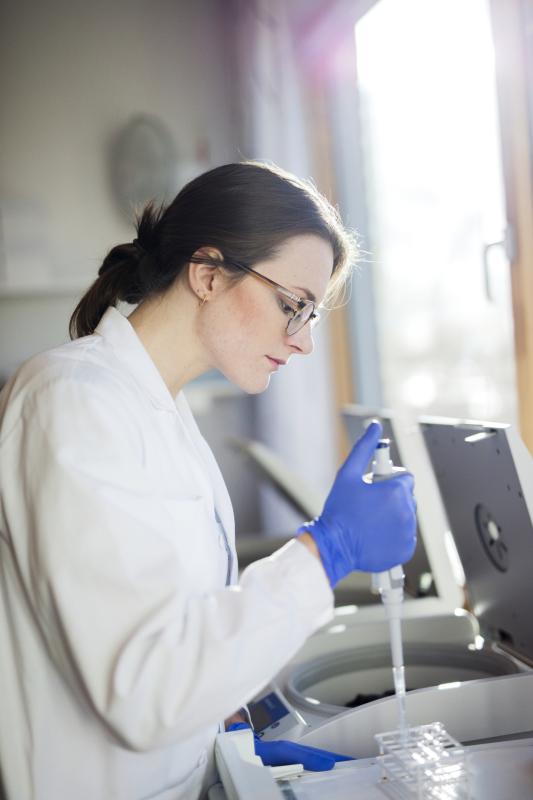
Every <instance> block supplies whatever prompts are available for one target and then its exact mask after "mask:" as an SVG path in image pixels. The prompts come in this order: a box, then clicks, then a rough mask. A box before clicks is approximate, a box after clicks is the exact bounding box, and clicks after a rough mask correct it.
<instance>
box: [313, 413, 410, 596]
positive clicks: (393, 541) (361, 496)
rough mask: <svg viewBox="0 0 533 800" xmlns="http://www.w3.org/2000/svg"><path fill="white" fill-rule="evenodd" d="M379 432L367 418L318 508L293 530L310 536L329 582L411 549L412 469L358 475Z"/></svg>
mask: <svg viewBox="0 0 533 800" xmlns="http://www.w3.org/2000/svg"><path fill="white" fill-rule="evenodd" d="M381 435H382V429H381V425H380V424H379V422H372V423H371V424H370V425H369V426H368V428H367V430H366V431H365V433H364V435H363V436H362V437H361V438H360V439H359V440H358V441H357V442H356V443H355V445H354V447H353V449H352V452H351V453H350V455H349V456H348V458H347V459H346V461H345V462H344V464H343V465H342V467H341V468H340V470H339V472H338V473H337V477H336V478H335V483H334V484H333V487H332V489H331V491H330V493H329V495H328V498H327V500H326V503H325V505H324V510H323V511H322V514H321V515H320V516H319V517H316V518H315V519H314V520H313V521H312V522H308V523H307V524H306V525H303V526H302V527H301V528H300V529H299V530H298V533H299V534H301V533H304V532H306V531H308V532H309V533H310V534H311V535H312V536H313V538H314V540H315V542H316V545H317V547H318V550H319V553H320V557H321V559H322V563H323V565H324V569H325V570H326V574H327V576H328V578H329V582H330V584H331V586H332V587H334V586H336V584H337V583H338V582H339V581H340V580H342V578H344V577H345V576H346V575H348V574H349V573H350V572H352V571H353V570H362V571H363V572H383V571H384V570H387V569H390V568H391V567H394V566H396V565H397V564H404V563H405V562H406V561H408V560H409V559H410V558H411V556H412V555H413V553H414V550H415V545H416V514H415V508H416V504H415V500H414V497H413V486H414V482H413V477H412V475H410V474H409V473H405V472H404V473H401V474H399V475H398V476H396V477H393V478H390V479H388V480H386V481H380V482H378V483H366V481H364V480H363V474H364V472H365V469H366V468H367V465H368V463H369V461H370V460H371V458H372V456H373V454H374V450H375V449H376V445H377V443H378V441H379V439H380V438H381Z"/></svg>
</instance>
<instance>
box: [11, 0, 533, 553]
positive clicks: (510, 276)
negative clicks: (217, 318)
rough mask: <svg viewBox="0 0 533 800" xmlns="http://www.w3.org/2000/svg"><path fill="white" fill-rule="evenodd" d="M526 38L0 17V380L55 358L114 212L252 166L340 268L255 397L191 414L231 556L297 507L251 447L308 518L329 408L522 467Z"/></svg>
mask: <svg viewBox="0 0 533 800" xmlns="http://www.w3.org/2000/svg"><path fill="white" fill-rule="evenodd" d="M532 36H533V4H532V3H531V2H530V1H529V0H491V1H490V2H489V0H350V1H348V0H114V1H113V2H103V0H94V1H93V2H92V3H86V2H81V0H47V2H46V3H37V2H31V1H30V0H2V4H1V12H0V96H1V99H2V113H1V117H0V378H1V380H2V381H3V380H5V379H6V378H7V377H8V376H9V375H10V374H11V373H12V372H13V371H14V370H15V369H16V368H17V366H18V365H19V364H20V363H21V362H22V361H23V360H25V359H26V358H28V357H29V356H31V355H32V354H34V353H36V352H38V351H39V350H43V349H46V348H49V347H52V346H55V345H58V344H60V343H62V342H64V341H66V340H67V338H68V334H67V326H68V320H69V317H70V314H71V312H72V310H73V308H74V307H75V305H76V303H77V300H78V299H79V297H80V296H81V294H82V293H83V292H84V290H85V289H86V288H87V287H88V285H89V284H90V283H91V282H92V280H93V279H94V277H95V275H96V272H97V269H98V267H99V265H100V263H101V261H102V259H103V256H104V255H105V253H106V251H107V250H108V249H109V248H110V247H111V246H113V245H114V244H116V243H118V242H123V241H129V240H131V239H132V238H133V236H134V231H133V228H132V219H133V211H134V209H135V207H138V206H139V205H141V204H142V203H143V202H145V201H146V200H148V199H150V198H156V199H157V200H165V199H171V198H172V197H173V196H174V195H175V193H176V192H177V191H178V190H179V189H180V188H181V186H182V185H183V184H184V183H185V182H187V181H188V180H189V179H190V178H192V177H194V176H195V175H196V174H198V173H200V172H203V171H205V170H206V169H209V168H210V167H213V166H215V165H218V164H222V163H225V162H229V161H234V160H239V159H243V158H259V159H266V160H270V161H273V162H275V163H277V164H280V165H281V166H282V167H284V168H286V169H288V170H291V171H293V172H295V173H297V174H298V175H300V176H302V177H311V178H312V179H313V180H314V181H315V183H316V184H317V186H318V188H319V189H320V190H321V191H322V192H323V193H324V194H325V195H326V196H327V197H328V198H329V199H330V200H331V201H332V202H333V203H334V204H336V205H337V206H338V207H339V208H340V211H341V214H342V216H343V218H344V220H345V221H346V223H347V224H348V225H349V226H350V227H351V228H353V229H355V230H357V232H358V233H359V237H360V243H361V260H360V262H359V264H358V266H357V269H356V270H355V272H354V277H353V281H352V285H351V290H350V293H349V296H348V297H347V298H346V302H345V303H344V305H342V307H340V308H338V309H336V310H335V311H333V312H331V313H330V314H329V315H328V316H327V319H326V320H325V321H324V322H323V323H321V324H320V325H319V326H318V328H317V329H316V348H315V352H314V354H313V356H312V357H311V358H309V359H301V360H300V362H299V363H296V361H297V360H295V361H294V362H293V364H294V365H293V366H292V367H291V370H289V371H287V372H286V374H283V375H281V374H280V375H275V376H274V378H273V380H272V383H271V386H270V388H269V390H268V391H267V392H266V393H265V394H264V395H261V396H257V397H249V396H246V395H244V394H242V393H241V392H240V391H238V390H236V389H235V388H234V387H232V386H231V385H229V384H228V383H227V381H226V380H225V379H223V378H222V376H220V375H217V374H210V375H208V376H205V377H204V378H203V379H201V380H199V381H197V382H195V383H194V384H193V385H192V386H190V387H189V389H188V390H187V395H188V397H189V400H190V402H191V405H192V407H193V411H194V412H195V414H196V417H197V420H198V423H199V425H200V427H201V429H202V431H203V433H204V435H205V436H206V438H207V440H208V441H209V443H210V444H211V446H212V448H213V450H214V451H215V454H216V456H217V458H218V460H219V463H220V465H221V468H222V471H223V473H224V475H225V477H226V481H227V484H228V488H229V491H230V494H231V496H232V499H233V502H234V506H235V515H236V524H237V536H238V541H240V542H241V549H242V553H243V558H244V559H246V554H245V551H246V546H247V545H246V542H247V541H249V540H250V538H251V539H252V540H255V541H259V540H261V541H265V542H266V544H265V547H267V548H268V547H271V546H272V543H273V541H274V539H276V538H278V537H286V536H288V535H290V534H291V533H292V532H293V531H294V530H295V528H296V527H297V526H298V525H299V524H301V522H302V521H303V518H304V517H303V514H304V509H303V508H302V505H303V506H305V503H303V504H300V507H298V504H297V503H296V504H295V502H294V500H293V502H289V501H288V500H287V499H286V497H284V496H283V493H282V492H280V491H279V490H277V489H275V488H273V487H272V486H271V481H269V480H267V479H266V478H265V477H264V473H263V472H262V471H261V469H260V468H258V466H257V464H256V465H255V466H254V467H253V468H251V460H250V452H249V451H250V445H249V443H250V441H253V442H255V443H259V444H260V445H263V446H265V447H266V448H267V449H266V450H265V451H263V450H261V449H260V450H259V451H258V452H259V457H264V458H267V459H268V458H271V459H273V461H272V462H271V463H272V465H273V467H272V469H274V471H277V474H278V476H281V477H283V470H286V472H287V475H289V477H291V478H294V480H295V481H296V482H299V483H298V485H297V492H298V491H299V492H300V496H301V497H309V496H312V497H313V498H315V499H314V501H313V502H315V503H317V504H318V506H319V507H320V505H321V502H322V500H323V498H324V497H325V494H326V493H327V489H328V487H329V485H330V483H331V481H332V479H333V476H334V473H335V470H336V468H337V466H338V464H339V463H340V460H341V459H342V457H343V456H344V455H345V454H346V452H347V447H348V442H347V440H346V437H345V434H344V431H343V427H342V424H341V419H340V411H341V409H342V407H343V406H344V404H346V403H353V402H357V403H361V404H364V405H366V406H369V407H371V408H384V407H388V408H393V409H409V410H411V411H412V412H413V413H414V414H418V413H431V414H439V415H446V416H459V417H466V418H474V419H484V420H495V421H503V422H511V423H514V424H516V425H518V426H519V427H520V430H521V432H522V436H523V438H524V440H525V441H526V443H527V444H528V446H529V448H530V449H531V450H533V354H532V348H533V225H532V221H533V214H532V211H533V202H532V196H533V193H532V169H531V145H532V136H531V122H532V108H533V56H532V54H531V53H532V48H531V38H532ZM247 450H248V454H247V452H246V451H247ZM265 454H266V455H265ZM257 459H258V457H257V456H256V461H257ZM280 471H281V472H280ZM279 482H281V483H283V480H281V479H280V481H279ZM295 485H296V484H295ZM272 537H274V539H272Z"/></svg>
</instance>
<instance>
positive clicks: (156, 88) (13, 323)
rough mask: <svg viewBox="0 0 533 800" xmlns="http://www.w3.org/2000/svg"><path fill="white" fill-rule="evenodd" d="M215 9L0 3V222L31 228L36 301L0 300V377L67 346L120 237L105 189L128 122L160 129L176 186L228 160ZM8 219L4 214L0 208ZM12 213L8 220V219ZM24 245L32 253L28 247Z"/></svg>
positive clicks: (204, 2)
mask: <svg viewBox="0 0 533 800" xmlns="http://www.w3.org/2000/svg"><path fill="white" fill-rule="evenodd" d="M223 6H224V4H223V3H220V2H219V0H194V2H190V1H189V0H113V2H102V0H100V1H99V0H96V1H95V2H91V3H87V2H85V1H83V2H82V1H81V0H46V2H44V3H41V4H40V3H37V2H35V1H34V0H4V2H3V3H2V10H1V16H0V99H1V112H0V119H1V122H0V154H1V155H0V159H1V160H0V214H1V213H2V211H3V212H4V216H5V214H6V213H9V214H11V216H12V213H13V212H12V209H13V208H14V207H16V208H17V209H18V210H17V212H16V213H17V214H18V215H19V219H18V220H17V222H18V224H19V227H20V226H21V227H22V229H23V230H24V229H26V230H33V231H34V232H35V230H36V229H39V246H38V249H37V250H38V252H37V256H38V258H39V259H40V260H41V261H42V264H41V272H42V273H43V274H44V275H45V279H46V280H47V278H48V276H49V278H50V281H49V282H50V283H51V284H52V287H61V286H63V287H66V286H71V287H72V286H73V287H74V288H72V289H70V290H69V289H68V288H67V289H65V288H63V290H58V291H56V288H52V289H50V290H48V291H47V292H46V293H42V292H37V293H35V292H30V293H29V294H26V293H24V292H20V291H18V292H15V293H13V292H12V293H7V294H6V292H5V291H3V292H2V290H0V377H5V376H6V375H7V374H9V373H10V372H11V371H12V370H13V369H14V368H15V367H16V366H17V365H18V363H20V362H21V361H22V360H24V359H25V358H26V357H28V356H29V355H31V354H32V353H34V352H36V351H38V350H42V349H45V348H47V347H50V346H53V345H55V344H58V343H60V342H62V341H64V340H65V339H66V338H67V324H68V318H69V315H70V312H71V311H72V310H73V308H74V305H75V303H76V300H77V297H78V296H79V295H80V294H81V289H82V287H83V286H85V285H86V284H87V283H88V282H90V280H91V279H92V278H93V276H95V275H96V270H97V268H98V266H99V264H100V263H101V260H102V257H103V255H104V254H105V252H106V250H107V249H108V248H109V247H110V246H111V245H112V244H114V243H117V242H120V241H127V240H129V239H131V238H132V237H133V230H132V228H131V227H129V226H128V224H127V223H126V221H125V220H124V219H123V218H122V216H121V214H120V211H119V209H118V207H117V206H116V205H115V203H114V201H113V198H112V195H111V192H110V184H109V164H108V153H109V146H110V143H111V141H112V139H113V137H114V136H115V135H116V132H117V131H118V130H119V129H120V128H121V126H123V125H124V124H125V123H126V122H127V121H128V119H129V118H130V117H131V116H132V115H133V114H135V113H138V112H145V113H150V114H154V115H156V116H158V117H159V118H160V119H162V121H163V122H165V123H166V124H167V125H168V126H170V128H171V130H172V132H173V134H174V137H175V141H176V147H177V151H178V156H179V159H180V164H181V166H182V175H183V177H184V178H185V179H186V178H188V177H190V172H191V169H194V167H195V163H198V160H197V157H198V149H199V148H201V149H203V150H205V149H207V150H208V155H207V158H204V160H203V161H202V162H201V163H198V171H202V170H203V169H205V168H208V167H209V166H210V165H214V164H217V163H223V162H225V161H230V160H234V159H235V158H236V157H237V145H236V142H237V131H236V130H235V129H234V120H235V119H236V115H235V113H234V103H235V100H234V98H233V97H232V93H231V75H230V67H229V65H228V63H227V59H228V56H227V54H228V51H229V50H230V48H228V47H227V46H226V41H225V40H226V36H225V32H224V26H225V24H226V23H225V22H224V8H223ZM9 209H11V210H9ZM20 209H22V210H20ZM35 236H36V234H35V233H34V240H33V244H35Z"/></svg>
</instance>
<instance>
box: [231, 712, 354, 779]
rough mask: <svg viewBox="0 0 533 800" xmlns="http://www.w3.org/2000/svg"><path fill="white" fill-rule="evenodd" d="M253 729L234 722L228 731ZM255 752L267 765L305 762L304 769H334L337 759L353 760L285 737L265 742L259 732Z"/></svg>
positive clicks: (255, 738)
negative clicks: (289, 740)
mask: <svg viewBox="0 0 533 800" xmlns="http://www.w3.org/2000/svg"><path fill="white" fill-rule="evenodd" d="M246 729H248V730H251V726H250V725H248V723H247V722H234V723H233V724H232V725H230V726H229V727H228V731H241V730H246ZM254 745H255V754H256V756H259V758H260V759H261V761H262V762H263V764H264V765H265V766H266V767H281V766H284V765H285V764H303V766H304V769H311V770H314V771H315V772H322V771H324V770H327V769H333V767H334V766H335V762H336V761H351V760H352V759H351V758H350V756H341V755H339V753H330V752H329V751H328V750H320V749H319V748H318V747H307V746H306V745H302V744H297V743H296V742H288V741H285V740H283V739H279V740H275V741H273V742H264V741H263V740H262V739H261V738H260V737H259V736H258V735H257V733H254Z"/></svg>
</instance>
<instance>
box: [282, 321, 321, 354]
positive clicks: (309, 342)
mask: <svg viewBox="0 0 533 800" xmlns="http://www.w3.org/2000/svg"><path fill="white" fill-rule="evenodd" d="M288 341H289V345H290V347H291V348H292V349H293V350H294V351H295V352H296V353H299V354H300V355H302V356H308V355H310V354H311V353H312V352H313V350H314V347H315V343H314V341H313V334H312V330H311V326H310V325H309V324H307V325H304V326H303V328H300V330H299V331H297V332H296V333H293V334H292V336H289V337H288Z"/></svg>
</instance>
